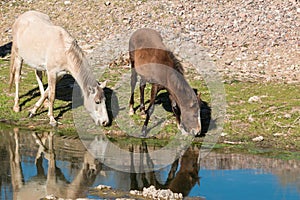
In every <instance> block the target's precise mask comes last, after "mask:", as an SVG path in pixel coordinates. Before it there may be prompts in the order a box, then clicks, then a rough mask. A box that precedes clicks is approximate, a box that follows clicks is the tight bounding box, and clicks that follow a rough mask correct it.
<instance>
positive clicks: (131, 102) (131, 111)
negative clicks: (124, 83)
mask: <svg viewBox="0 0 300 200" xmlns="http://www.w3.org/2000/svg"><path fill="white" fill-rule="evenodd" d="M131 66H133V63H131ZM136 82H137V73H136V71H135V69H134V68H131V82H130V86H131V96H130V100H129V115H133V114H134V108H133V105H134V88H135V85H136Z"/></svg>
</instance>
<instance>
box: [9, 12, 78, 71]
mask: <svg viewBox="0 0 300 200" xmlns="http://www.w3.org/2000/svg"><path fill="white" fill-rule="evenodd" d="M12 33H13V43H14V45H15V48H16V49H17V51H18V52H17V53H18V55H19V56H20V57H22V58H23V59H24V61H25V62H26V63H27V64H29V65H30V66H32V67H34V68H37V69H39V70H43V67H42V66H43V65H46V64H49V62H51V59H52V60H53V61H54V60H55V61H54V62H57V61H58V60H61V59H62V55H63V54H64V52H65V51H66V50H67V49H68V48H69V47H70V45H71V43H72V41H73V40H74V39H73V38H72V37H71V36H70V34H69V33H68V32H67V31H65V30H64V29H63V28H62V27H59V26H55V25H53V24H52V22H51V21H50V18H49V16H48V15H46V14H43V13H40V12H37V11H28V12H25V13H24V14H22V15H20V16H19V17H18V18H17V19H16V21H15V23H14V25H13V29H12Z"/></svg>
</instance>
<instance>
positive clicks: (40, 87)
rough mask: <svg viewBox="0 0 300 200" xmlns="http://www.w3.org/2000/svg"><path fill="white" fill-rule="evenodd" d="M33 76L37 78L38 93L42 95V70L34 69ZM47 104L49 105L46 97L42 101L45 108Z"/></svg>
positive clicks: (43, 91)
mask: <svg viewBox="0 0 300 200" xmlns="http://www.w3.org/2000/svg"><path fill="white" fill-rule="evenodd" d="M35 76H36V80H37V82H38V85H39V90H40V94H41V96H42V95H43V94H44V93H45V90H44V85H43V82H42V80H43V72H42V71H39V70H35ZM48 106H49V101H48V99H47V98H46V99H45V101H44V107H45V108H47V107H48Z"/></svg>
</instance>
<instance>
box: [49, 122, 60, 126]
mask: <svg viewBox="0 0 300 200" xmlns="http://www.w3.org/2000/svg"><path fill="white" fill-rule="evenodd" d="M49 124H50V125H51V126H53V127H57V125H58V122H57V121H55V120H54V121H50V123H49Z"/></svg>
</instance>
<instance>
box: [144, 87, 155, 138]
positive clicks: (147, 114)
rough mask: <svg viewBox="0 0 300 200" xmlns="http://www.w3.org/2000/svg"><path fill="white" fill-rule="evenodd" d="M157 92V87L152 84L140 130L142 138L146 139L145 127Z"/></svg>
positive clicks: (152, 109)
mask: <svg viewBox="0 0 300 200" xmlns="http://www.w3.org/2000/svg"><path fill="white" fill-rule="evenodd" d="M157 92H158V85H156V84H152V88H151V98H150V103H149V107H148V109H147V110H146V119H145V122H144V125H143V128H142V136H143V137H146V135H147V126H148V123H149V120H150V116H151V115H152V113H153V111H154V103H155V97H156V94H157Z"/></svg>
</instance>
